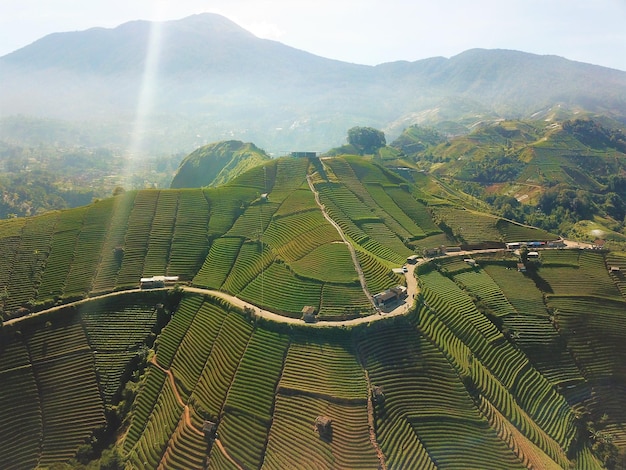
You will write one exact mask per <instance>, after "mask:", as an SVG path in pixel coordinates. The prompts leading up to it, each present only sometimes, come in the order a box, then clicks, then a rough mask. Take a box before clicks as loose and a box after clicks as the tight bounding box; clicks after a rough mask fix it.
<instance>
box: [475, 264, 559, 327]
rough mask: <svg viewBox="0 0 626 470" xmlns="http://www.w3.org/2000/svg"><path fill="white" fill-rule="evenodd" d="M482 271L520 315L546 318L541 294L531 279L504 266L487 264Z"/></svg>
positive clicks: (546, 312)
mask: <svg viewBox="0 0 626 470" xmlns="http://www.w3.org/2000/svg"><path fill="white" fill-rule="evenodd" d="M542 253H545V252H542ZM483 269H484V270H485V272H486V273H487V274H489V275H490V276H491V278H492V279H493V280H494V281H495V282H496V284H498V286H499V287H500V289H501V290H502V292H503V293H504V295H505V296H506V298H507V299H508V300H509V302H510V303H511V305H513V307H515V310H517V311H518V312H519V313H520V314H523V315H533V316H540V317H547V315H548V311H547V310H546V306H545V304H544V302H543V293H542V292H541V291H540V290H539V289H537V286H536V285H535V282H534V281H533V280H532V279H530V278H529V277H527V276H524V275H523V274H521V273H519V272H517V270H515V269H511V268H506V267H504V266H497V265H490V264H487V265H485V267H484V268H483Z"/></svg>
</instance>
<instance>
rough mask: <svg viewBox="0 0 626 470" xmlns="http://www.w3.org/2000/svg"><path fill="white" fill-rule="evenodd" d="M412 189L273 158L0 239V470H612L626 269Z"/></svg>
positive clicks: (376, 169)
mask: <svg viewBox="0 0 626 470" xmlns="http://www.w3.org/2000/svg"><path fill="white" fill-rule="evenodd" d="M574 132H575V133H580V132H582V129H580V128H577V129H575V130H574ZM600 140H602V139H600ZM600 140H599V141H600ZM227 145H235V144H233V143H221V144H218V145H216V147H220V146H227ZM244 146H245V144H244ZM414 179H415V182H414V183H411V182H409V181H408V180H406V179H403V178H401V177H399V176H398V175H396V174H395V173H393V172H391V171H389V170H387V169H385V168H384V167H382V166H380V165H379V164H378V163H376V162H374V161H373V160H371V159H368V158H365V157H358V156H339V157H333V158H324V159H318V158H296V157H285V158H278V159H272V160H269V161H266V162H264V163H262V164H261V165H260V166H256V167H254V168H251V169H250V170H248V171H246V172H244V173H242V174H240V175H239V176H238V177H236V178H234V179H232V180H231V181H230V182H229V183H227V184H225V185H220V186H217V187H211V188H193V189H169V190H149V189H146V190H141V191H127V192H124V193H122V194H119V195H117V196H115V197H113V198H108V199H103V200H99V201H96V202H93V203H92V204H90V205H88V206H85V207H81V208H77V209H72V210H66V211H57V212H51V213H48V214H44V215H40V216H36V217H29V218H15V219H11V220H4V221H0V252H1V253H2V257H1V258H0V263H1V266H2V270H1V272H2V273H4V275H3V276H0V289H1V290H2V292H4V294H3V295H2V297H1V298H0V302H1V306H2V312H1V313H2V319H3V323H0V379H1V380H0V396H2V397H3V399H2V400H0V414H1V416H2V417H3V419H2V420H0V432H2V433H3V434H4V435H7V436H11V439H3V440H1V441H0V467H2V468H20V469H21V468H41V467H51V468H52V467H61V466H64V462H70V463H68V465H72V464H73V465H83V464H87V463H88V462H90V461H94V460H99V461H100V462H99V464H100V467H105V463H106V467H108V468H122V467H124V468H138V469H139V468H159V467H163V468H202V467H204V466H209V467H211V468H213V467H216V468H222V467H225V468H232V467H235V468H246V469H248V468H285V467H287V468H300V467H303V466H306V465H309V466H311V467H315V468H334V467H336V466H341V467H346V468H378V467H383V468H385V467H386V468H438V467H449V468H468V469H484V468H580V469H600V468H619V465H620V462H623V459H624V449H625V447H626V445H625V444H624V443H625V442H626V432H625V430H624V429H625V428H624V424H625V423H626V413H625V411H624V410H626V398H625V395H624V394H623V393H621V391H622V390H624V388H625V387H626V385H625V379H624V374H623V364H624V360H625V358H626V347H625V345H626V342H625V341H624V338H625V337H626V320H625V318H624V315H623V312H624V310H625V309H626V299H625V298H624V292H625V290H624V289H625V288H626V283H625V282H624V279H623V277H622V276H621V274H620V272H621V270H622V269H626V257H624V256H623V255H622V254H619V253H609V252H607V251H605V250H583V249H579V248H578V247H570V248H569V249H559V250H557V249H549V248H548V247H549V246H550V245H553V246H554V247H556V246H558V245H560V244H558V243H557V242H556V240H555V239H556V237H555V236H554V235H552V234H550V233H547V232H545V231H542V230H539V229H536V228H533V227H529V226H524V225H520V224H515V223H513V222H511V221H508V220H506V219H501V218H497V217H493V216H490V215H488V214H484V213H480V212H477V211H475V210H469V209H466V208H465V207H463V205H462V204H461V203H460V201H453V200H451V199H449V198H446V197H443V195H444V194H445V193H446V191H448V187H447V186H446V184H445V183H442V182H440V181H438V180H436V179H434V178H433V177H432V176H429V175H426V174H422V173H420V174H415V175H414ZM264 192H265V193H267V196H266V197H261V196H260V195H261V194H262V193H264ZM448 194H451V195H453V192H449V193H448ZM530 240H533V245H532V246H533V247H534V246H541V247H542V248H545V249H540V250H539V251H540V254H536V255H532V256H531V254H530V253H527V256H526V259H525V260H524V261H525V263H526V264H525V265H522V267H521V268H520V265H519V264H518V263H520V257H519V256H518V255H516V254H515V253H513V252H512V251H510V250H507V249H506V247H505V245H504V242H515V241H518V242H521V241H527V242H530ZM540 241H542V242H545V243H544V244H541V242H540ZM442 246H443V247H447V248H446V250H447V254H444V253H442V251H441V250H442ZM461 247H462V248H467V249H470V251H469V252H465V253H461V252H459V249H460V248H461ZM489 247H492V248H491V249H487V248H489ZM473 248H481V250H480V252H474V251H471V249H473ZM522 251H523V250H522ZM421 253H425V254H433V255H436V256H434V257H433V258H428V259H420V260H419V261H418V260H417V259H415V258H419V254H421ZM521 256H522V259H524V256H523V255H521ZM408 260H411V262H410V263H409V262H408ZM402 265H404V269H401V268H399V267H400V266H402ZM393 268H397V269H395V270H394V269H393ZM524 271H525V272H524ZM163 275H167V276H173V277H174V276H177V277H178V279H177V281H178V288H176V289H170V290H167V291H166V290H161V289H149V288H147V287H148V285H150V286H151V287H154V286H155V284H157V285H158V284H159V283H165V282H167V280H168V278H165V277H163V278H160V277H159V276H163ZM153 276H154V277H153ZM145 277H153V278H152V279H151V280H145V279H143V280H142V278H145ZM140 283H141V285H142V286H143V287H144V288H143V289H137V287H138V286H140ZM418 287H419V288H418ZM590 312H592V313H590ZM31 314H32V315H31ZM478 450H479V451H478ZM620 452H621V454H620ZM72 459H76V463H73V461H72ZM618 459H620V460H618ZM233 462H234V463H233ZM92 464H93V465H90V466H93V467H98V462H92Z"/></svg>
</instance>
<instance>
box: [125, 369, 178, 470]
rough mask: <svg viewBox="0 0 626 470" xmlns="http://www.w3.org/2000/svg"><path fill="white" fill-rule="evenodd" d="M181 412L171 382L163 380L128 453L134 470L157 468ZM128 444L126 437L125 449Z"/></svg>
mask: <svg viewBox="0 0 626 470" xmlns="http://www.w3.org/2000/svg"><path fill="white" fill-rule="evenodd" d="M182 412H183V409H182V407H181V406H180V404H179V403H178V401H177V400H176V395H175V392H174V390H173V388H172V384H171V382H170V381H169V380H165V382H164V384H163V388H162V389H161V391H160V393H159V394H158V396H157V397H156V400H155V401H154V405H153V407H152V409H151V411H150V413H149V416H148V419H147V421H146V424H145V427H144V428H143V430H142V431H141V435H140V437H139V439H138V440H137V443H136V444H134V446H132V449H130V450H129V452H128V458H129V461H130V463H131V464H132V465H133V466H134V467H135V468H157V467H158V465H159V463H160V462H161V459H162V457H163V453H164V452H165V449H166V447H167V444H168V441H169V438H170V436H171V435H172V433H173V432H174V429H176V426H177V425H178V423H179V421H180V418H181V416H182ZM131 426H132V425H131ZM130 442H131V441H129V438H128V437H126V443H125V448H128V447H129V446H130Z"/></svg>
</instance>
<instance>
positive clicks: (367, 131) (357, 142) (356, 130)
mask: <svg viewBox="0 0 626 470" xmlns="http://www.w3.org/2000/svg"><path fill="white" fill-rule="evenodd" d="M348 143H349V144H350V145H352V146H354V147H355V148H356V149H357V150H358V151H359V153H360V154H361V155H364V154H366V153H367V154H371V153H376V151H377V150H378V149H379V148H381V147H384V146H385V145H387V141H386V140H385V133H384V132H383V131H379V130H378V129H374V128H373V127H353V128H351V129H349V130H348Z"/></svg>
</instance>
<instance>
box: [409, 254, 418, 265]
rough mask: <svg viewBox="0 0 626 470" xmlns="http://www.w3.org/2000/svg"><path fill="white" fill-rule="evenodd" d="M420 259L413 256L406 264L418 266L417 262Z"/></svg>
mask: <svg viewBox="0 0 626 470" xmlns="http://www.w3.org/2000/svg"><path fill="white" fill-rule="evenodd" d="M418 259H419V256H417V255H411V256H409V257H407V259H406V262H407V263H409V264H417V260H418Z"/></svg>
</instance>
